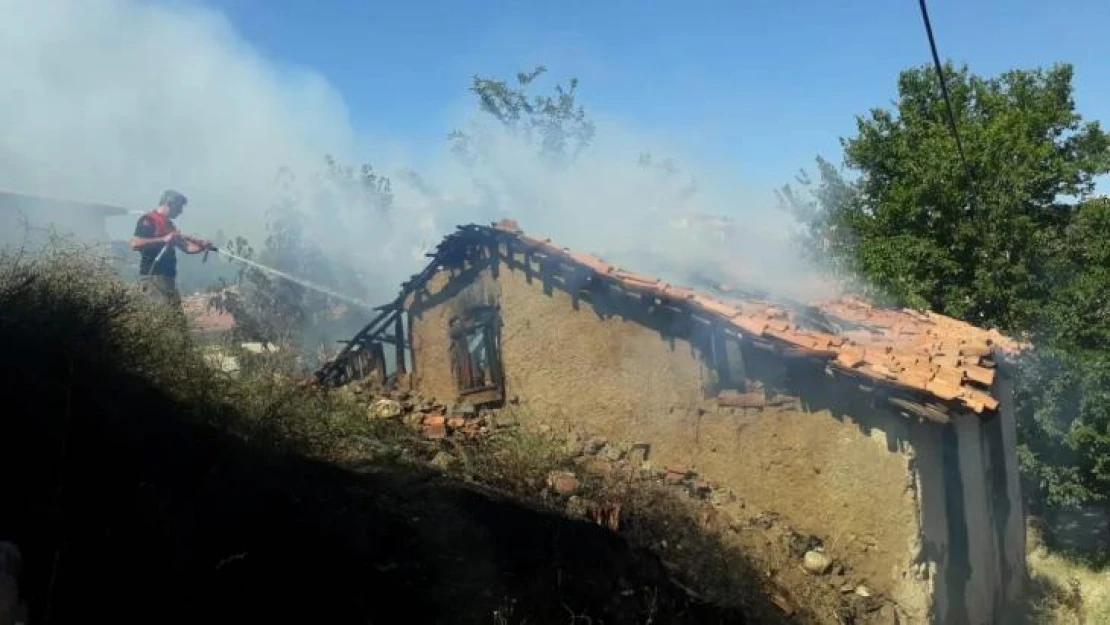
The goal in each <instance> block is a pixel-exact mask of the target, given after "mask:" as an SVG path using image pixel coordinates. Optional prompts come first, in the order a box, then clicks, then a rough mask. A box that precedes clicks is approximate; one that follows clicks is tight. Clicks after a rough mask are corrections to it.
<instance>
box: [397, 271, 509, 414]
mask: <svg viewBox="0 0 1110 625" xmlns="http://www.w3.org/2000/svg"><path fill="white" fill-rule="evenodd" d="M499 302H500V285H499V284H498V282H497V281H496V280H495V279H494V277H493V270H492V269H491V268H489V267H472V268H468V269H461V270H442V271H440V272H438V273H436V274H435V275H434V276H432V278H431V279H430V280H429V281H428V282H427V284H426V285H425V287H424V288H423V289H422V290H420V291H418V292H416V293H413V294H410V295H409V296H408V297H407V298H406V300H405V302H404V306H405V309H406V310H408V311H409V321H408V327H409V333H410V340H411V343H412V344H411V351H412V371H411V380H412V385H413V387H414V388H415V389H417V390H419V391H420V392H422V393H424V394H426V395H429V396H432V397H440V398H443V399H444V400H453V399H455V398H456V397H457V395H458V385H457V384H456V382H455V378H454V373H453V372H452V370H451V338H450V330H449V326H450V320H451V318H452V317H454V316H456V315H460V314H462V313H463V312H465V311H466V310H467V309H469V308H471V307H474V306H488V305H494V304H497V303H499Z"/></svg>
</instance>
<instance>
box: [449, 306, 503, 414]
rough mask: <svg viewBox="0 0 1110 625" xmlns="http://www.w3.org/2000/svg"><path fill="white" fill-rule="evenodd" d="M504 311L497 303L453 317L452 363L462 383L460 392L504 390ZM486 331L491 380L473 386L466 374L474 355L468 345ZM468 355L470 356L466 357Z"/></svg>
mask: <svg viewBox="0 0 1110 625" xmlns="http://www.w3.org/2000/svg"><path fill="white" fill-rule="evenodd" d="M500 330H501V315H500V311H498V310H497V308H494V307H481V308H474V309H471V310H469V311H467V312H466V313H465V314H464V315H462V316H460V317H457V318H455V319H452V320H451V328H450V335H451V365H452V372H453V374H454V376H455V382H456V384H457V385H458V389H459V395H460V396H463V397H465V396H469V395H475V394H478V393H490V392H491V391H495V392H496V393H497V395H498V396H500V395H501V394H502V393H503V392H504V377H503V375H502V369H501V332H500ZM476 332H482V333H483V336H482V339H481V340H482V344H483V345H482V348H483V349H484V350H485V352H486V360H487V361H488V362H489V380H487V381H486V383H485V384H482V385H480V386H471V385H470V384H468V380H467V379H466V376H465V375H464V371H465V370H466V369H467V365H468V364H469V363H468V360H469V358H470V349H469V347H468V345H469V343H470V341H469V340H468V339H469V338H470V337H472V336H473V335H474V333H476ZM464 359H466V360H464Z"/></svg>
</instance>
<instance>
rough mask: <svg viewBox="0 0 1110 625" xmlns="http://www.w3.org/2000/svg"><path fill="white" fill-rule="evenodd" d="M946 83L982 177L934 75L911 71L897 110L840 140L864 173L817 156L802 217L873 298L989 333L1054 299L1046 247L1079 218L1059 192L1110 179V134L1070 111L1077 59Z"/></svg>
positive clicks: (878, 112)
mask: <svg viewBox="0 0 1110 625" xmlns="http://www.w3.org/2000/svg"><path fill="white" fill-rule="evenodd" d="M945 77H946V79H947V80H948V89H949V93H950V94H951V97H952V100H953V106H954V107H955V110H956V118H957V124H958V127H959V129H960V133H961V136H962V138H963V142H964V151H965V154H966V156H967V159H968V168H969V169H970V171H971V172H972V173H973V176H974V177H973V178H971V179H969V177H968V175H967V173H966V172H967V169H965V168H964V166H963V164H961V163H960V160H959V158H958V155H957V151H956V145H955V139H954V138H953V136H952V132H951V129H950V128H949V126H948V123H947V120H946V114H945V107H944V102H943V99H942V97H941V93H940V84H939V81H938V80H937V75H936V72H935V71H933V70H932V69H930V68H917V69H911V70H908V71H905V72H903V73H902V74H901V76H900V78H899V81H898V92H899V97H898V100H897V102H896V103H895V110H894V111H888V110H884V109H874V110H872V111H871V112H870V113H869V114H868V115H866V116H860V117H859V118H857V129H858V134H857V135H856V136H855V137H852V138H848V139H844V140H842V145H843V147H844V157H845V158H844V161H845V165H846V166H847V168H848V169H849V170H850V171H851V172H853V173H857V174H859V175H858V176H857V177H855V178H853V179H850V180H846V179H845V178H844V177H842V175H841V174H840V172H839V171H837V170H836V168H834V167H832V166H831V165H830V164H829V163H827V162H824V161H820V162H819V163H818V168H819V174H820V182H819V184H818V187H817V192H816V194H817V197H816V200H815V201H814V202H813V203H809V204H806V203H803V204H802V206H801V207H800V211H799V213H800V215H799V216H800V217H801V218H802V220H803V222H805V223H806V224H807V226H808V229H809V230H808V234H809V235H810V236H811V237H814V238H816V239H817V241H815V242H816V243H817V245H816V246H815V247H816V248H818V249H821V250H822V252H823V253H826V254H829V255H831V256H834V257H835V258H836V261H837V263H836V264H837V266H838V267H839V268H841V269H844V270H848V271H852V272H858V273H860V274H862V275H864V276H866V277H867V279H868V281H869V282H870V283H871V286H872V287H873V290H875V291H878V292H881V293H882V294H884V295H887V296H890V297H892V298H893V299H894V300H896V301H899V302H904V303H908V304H910V305H914V306H919V307H928V308H931V309H933V310H937V311H940V312H943V313H945V314H949V315H952V316H955V317H959V318H963V319H968V320H972V321H974V322H976V323H978V324H981V325H995V326H999V327H1003V328H1007V329H1011V330H1012V329H1021V328H1024V327H1028V326H1029V325H1030V324H1031V323H1032V322H1033V321H1034V319H1035V317H1036V314H1037V312H1038V310H1039V305H1038V303H1039V302H1042V301H1044V299H1045V298H1046V297H1047V296H1048V293H1047V287H1048V285H1049V282H1048V281H1047V280H1045V279H1044V275H1045V274H1044V269H1045V263H1046V262H1047V261H1048V258H1047V257H1046V252H1047V251H1048V250H1050V249H1051V247H1052V244H1053V241H1054V240H1055V239H1056V237H1057V236H1058V234H1059V231H1060V230H1061V229H1062V228H1063V227H1064V226H1065V225H1066V224H1067V222H1068V219H1069V216H1070V214H1071V211H1072V209H1071V208H1070V207H1069V206H1067V205H1065V204H1063V203H1062V201H1061V197H1062V196H1084V195H1086V194H1089V193H1090V192H1091V191H1092V190H1093V187H1094V179H1095V177H1097V176H1098V175H1100V174H1102V173H1105V172H1107V171H1110V153H1108V148H1110V137H1108V136H1107V134H1106V133H1104V132H1103V131H1102V129H1101V128H1100V127H1099V125H1098V124H1097V123H1083V122H1082V118H1081V117H1080V115H1079V114H1078V113H1076V112H1075V110H1074V102H1073V100H1072V97H1071V91H1072V84H1071V83H1072V69H1071V67H1070V66H1068V65H1058V66H1055V67H1053V68H1051V69H1050V70H1047V71H1046V70H1040V69H1038V70H1032V71H1024V70H1014V71H1010V72H1006V73H1004V74H1002V75H1001V76H1000V77H997V78H982V77H978V76H974V75H972V74H970V73H969V72H968V70H967V68H966V67H961V68H956V67H953V66H952V65H951V64H949V65H948V66H947V68H946V73H945ZM784 196H785V197H786V198H787V199H790V198H794V199H796V198H797V195H796V194H794V193H793V191H792V190H787V192H786V193H785V194H784Z"/></svg>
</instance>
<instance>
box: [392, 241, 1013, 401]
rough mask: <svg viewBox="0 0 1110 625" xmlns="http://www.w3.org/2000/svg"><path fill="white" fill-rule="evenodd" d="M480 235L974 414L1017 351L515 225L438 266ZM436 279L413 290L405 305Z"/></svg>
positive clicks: (904, 316)
mask: <svg viewBox="0 0 1110 625" xmlns="http://www.w3.org/2000/svg"><path fill="white" fill-rule="evenodd" d="M476 234H483V235H487V236H492V237H494V238H496V239H504V238H511V239H514V240H516V241H517V242H518V243H520V244H522V245H524V246H525V247H526V248H529V249H531V250H533V251H536V252H540V253H542V254H545V255H548V256H551V257H555V258H558V259H560V260H562V261H564V262H568V263H571V264H574V265H577V266H578V267H580V268H582V269H585V270H588V271H589V272H590V274H591V278H592V279H603V280H611V281H615V282H617V283H619V285H620V286H621V287H623V288H625V289H629V290H631V291H636V292H640V293H642V294H645V295H651V296H654V297H655V298H657V299H659V300H660V301H661V302H663V303H669V304H673V305H679V306H683V307H686V308H687V309H689V310H691V311H694V312H698V313H700V314H701V315H704V316H707V317H710V318H712V319H716V320H719V321H721V322H723V323H724V324H725V325H726V326H729V327H730V329H732V330H734V331H735V333H736V334H738V335H740V336H747V337H751V338H755V339H759V340H762V341H767V342H770V343H772V344H775V345H776V346H778V347H779V348H781V349H783V350H789V351H790V352H791V353H792V354H793V355H806V356H811V357H814V358H819V359H823V360H825V361H826V363H827V365H828V366H829V367H831V368H833V369H835V370H837V371H839V372H842V373H847V374H850V375H854V376H858V377H863V378H868V379H870V380H872V381H875V382H880V383H884V384H887V385H891V386H895V387H900V388H901V389H903V390H907V391H910V392H915V393H919V394H925V395H928V396H931V397H933V398H936V399H939V400H942V401H944V402H947V403H955V404H958V405H960V406H963V407H965V408H967V409H970V410H971V411H973V412H975V413H982V412H983V411H984V410H986V411H994V410H996V409H997V408H998V405H999V400H998V398H997V397H995V396H994V395H993V394H992V388H993V384H994V379H995V376H996V371H997V358H998V357H1000V356H1005V355H1008V354H1012V353H1014V352H1016V351H1017V350H1018V349H1019V345H1018V343H1017V342H1016V341H1014V340H1012V339H1010V338H1007V337H1005V336H1003V335H1002V334H1001V333H999V332H998V331H997V330H993V329H992V330H987V329H983V328H978V327H976V326H973V325H971V324H968V323H965V322H963V321H960V320H958V319H954V318H951V317H946V316H944V315H940V314H937V313H932V312H918V311H914V310H909V309H891V308H881V307H877V306H874V305H871V304H869V303H867V302H864V301H862V300H860V299H855V298H848V297H844V298H838V299H834V300H825V301H820V302H814V303H813V304H812V305H811V306H806V307H791V306H785V305H783V304H781V303H776V302H771V301H766V300H760V299H755V298H751V297H749V296H738V297H732V296H712V295H710V294H708V293H704V292H701V291H698V290H695V289H692V288H689V287H685V286H679V285H674V284H670V283H667V282H665V281H663V280H660V279H658V278H655V277H652V276H647V275H642V274H638V273H635V272H632V271H628V270H625V269H622V268H620V267H617V266H615V265H612V264H610V263H608V262H606V261H605V260H604V259H602V258H601V257H599V256H596V255H593V254H587V253H582V252H574V251H572V250H570V249H568V248H565V247H561V246H559V245H557V244H555V243H553V242H552V241H551V240H550V239H548V238H541V237H533V236H529V235H527V234H525V233H524V232H523V231H522V230H521V229H520V227H519V226H518V225H517V223H516V222H515V221H512V220H502V221H500V222H498V223H496V224H492V225H490V226H480V225H468V226H460V227H459V230H458V232H455V233H453V234H451V235H448V236H447V237H446V238H445V239H444V240H443V241H442V242H441V243H440V244H439V246H437V248H436V249H437V253H436V254H434V255H432V256H435V257H436V259H435V260H433V261H432V263H431V264H430V265H429V269H432V268H434V267H436V266H437V265H438V264H439V262H440V259H441V258H442V255H443V254H445V253H447V252H448V251H449V250H451V249H454V248H455V244H456V243H460V242H463V241H464V240H466V239H469V238H472V237H473V236H474V235H476ZM429 275H430V272H429V271H427V270H426V271H425V272H423V273H422V274H421V275H420V276H419V277H415V278H414V279H413V280H410V281H409V282H406V283H405V285H404V286H403V292H402V296H403V295H404V294H405V293H407V292H410V291H411V290H412V289H413V288H415V287H417V286H419V284H420V283H421V282H423V280H421V279H420V277H425V278H426V277H428V276H429Z"/></svg>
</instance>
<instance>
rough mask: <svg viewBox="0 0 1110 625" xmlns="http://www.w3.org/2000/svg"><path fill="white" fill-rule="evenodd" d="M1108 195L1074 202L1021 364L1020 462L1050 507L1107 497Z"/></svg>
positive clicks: (1109, 447)
mask: <svg viewBox="0 0 1110 625" xmlns="http://www.w3.org/2000/svg"><path fill="white" fill-rule="evenodd" d="M1108 229H1110V199H1106V198H1096V199H1093V200H1090V201H1087V202H1083V203H1082V204H1080V206H1079V208H1078V209H1077V210H1076V211H1075V213H1074V215H1073V219H1072V222H1071V223H1070V224H1069V225H1068V227H1067V229H1066V231H1065V233H1064V236H1063V237H1061V239H1060V241H1059V243H1058V245H1057V247H1056V249H1055V250H1054V255H1053V257H1052V259H1051V264H1050V271H1049V276H1050V278H1051V280H1052V283H1053V284H1054V285H1055V288H1054V289H1053V292H1052V297H1051V299H1050V300H1049V301H1048V302H1047V303H1046V305H1045V306H1044V314H1043V316H1042V317H1041V323H1040V324H1039V326H1038V328H1037V332H1036V333H1035V335H1034V336H1035V340H1036V342H1037V348H1036V349H1035V350H1034V351H1033V352H1032V353H1031V354H1029V355H1028V356H1027V357H1026V358H1024V359H1023V361H1022V363H1021V367H1022V368H1021V371H1022V374H1023V375H1022V376H1021V377H1022V379H1023V380H1024V384H1023V385H1022V387H1020V388H1019V391H1020V395H1019V408H1020V412H1019V414H1020V415H1021V416H1022V417H1023V418H1022V419H1021V420H1020V422H1019V427H1020V434H1021V454H1022V461H1023V464H1024V466H1025V468H1026V473H1027V474H1028V476H1029V478H1030V482H1031V483H1032V484H1033V485H1034V486H1035V487H1036V488H1037V489H1038V490H1039V491H1040V492H1041V493H1043V495H1044V497H1045V500H1046V503H1048V504H1049V505H1052V506H1063V507H1074V506H1078V505H1082V504H1084V503H1086V502H1092V501H1106V500H1108V499H1110V239H1107V237H1106V233H1107V232H1110V230H1108Z"/></svg>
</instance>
